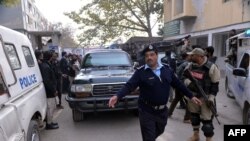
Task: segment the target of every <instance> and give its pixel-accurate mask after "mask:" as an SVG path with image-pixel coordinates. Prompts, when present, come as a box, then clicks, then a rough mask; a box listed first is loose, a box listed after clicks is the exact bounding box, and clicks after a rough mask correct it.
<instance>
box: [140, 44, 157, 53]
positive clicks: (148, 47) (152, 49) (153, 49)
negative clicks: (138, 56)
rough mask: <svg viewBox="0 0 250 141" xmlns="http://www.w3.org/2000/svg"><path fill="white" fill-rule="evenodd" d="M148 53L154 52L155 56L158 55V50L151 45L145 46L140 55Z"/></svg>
mask: <svg viewBox="0 0 250 141" xmlns="http://www.w3.org/2000/svg"><path fill="white" fill-rule="evenodd" d="M148 51H154V52H155V53H156V54H157V53H158V50H157V48H156V47H155V46H153V45H147V46H146V47H145V48H144V49H143V50H142V55H145V53H146V52H148Z"/></svg>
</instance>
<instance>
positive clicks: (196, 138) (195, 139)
mask: <svg viewBox="0 0 250 141" xmlns="http://www.w3.org/2000/svg"><path fill="white" fill-rule="evenodd" d="M199 140H200V135H199V131H194V134H193V136H192V137H190V138H189V140H188V141H199Z"/></svg>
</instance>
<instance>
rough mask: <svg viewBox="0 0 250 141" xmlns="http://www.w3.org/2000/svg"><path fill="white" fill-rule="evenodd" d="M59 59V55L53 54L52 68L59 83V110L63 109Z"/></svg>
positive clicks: (57, 84)
mask: <svg viewBox="0 0 250 141" xmlns="http://www.w3.org/2000/svg"><path fill="white" fill-rule="evenodd" d="M57 59H58V53H56V52H53V55H52V60H51V66H52V68H53V70H54V72H55V77H56V81H57V83H56V90H57V96H58V101H59V103H58V104H57V105H56V107H57V108H59V109H63V106H62V72H61V69H60V64H59V61H58V60H57Z"/></svg>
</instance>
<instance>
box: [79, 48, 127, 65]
mask: <svg viewBox="0 0 250 141" xmlns="http://www.w3.org/2000/svg"><path fill="white" fill-rule="evenodd" d="M105 66H131V62H130V60H129V57H128V55H127V54H126V53H123V52H98V53H91V54H88V55H86V57H85V59H84V62H83V64H82V67H83V68H86V67H105Z"/></svg>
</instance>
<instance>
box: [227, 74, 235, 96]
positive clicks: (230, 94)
mask: <svg viewBox="0 0 250 141" xmlns="http://www.w3.org/2000/svg"><path fill="white" fill-rule="evenodd" d="M225 89H226V94H227V97H229V98H232V99H234V98H235V97H234V96H233V94H232V92H231V91H230V90H229V87H228V80H227V78H226V80H225Z"/></svg>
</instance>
